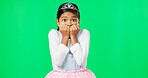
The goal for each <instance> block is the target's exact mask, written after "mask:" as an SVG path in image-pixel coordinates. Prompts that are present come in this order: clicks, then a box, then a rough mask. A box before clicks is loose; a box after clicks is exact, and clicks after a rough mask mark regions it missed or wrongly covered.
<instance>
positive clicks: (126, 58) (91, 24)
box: [0, 0, 148, 78]
mask: <svg viewBox="0 0 148 78" xmlns="http://www.w3.org/2000/svg"><path fill="white" fill-rule="evenodd" d="M64 2H72V3H75V4H77V5H78V7H79V10H80V29H84V28H85V29H87V30H89V32H90V49H89V55H88V58H87V68H88V69H90V70H91V71H92V72H94V74H95V75H96V77H97V78H148V0H67V1H66V0H52V1H51V0H1V1H0V78H44V77H45V76H46V75H47V73H49V72H50V71H52V64H51V63H52V62H51V56H50V51H49V42H48V32H49V31H50V30H51V29H57V28H58V27H57V24H56V14H57V13H56V12H57V10H58V7H59V6H60V5H61V4H62V3H64Z"/></svg>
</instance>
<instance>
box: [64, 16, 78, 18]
mask: <svg viewBox="0 0 148 78" xmlns="http://www.w3.org/2000/svg"><path fill="white" fill-rule="evenodd" d="M62 18H67V16H63V17H62ZM71 18H76V16H72V17H71Z"/></svg>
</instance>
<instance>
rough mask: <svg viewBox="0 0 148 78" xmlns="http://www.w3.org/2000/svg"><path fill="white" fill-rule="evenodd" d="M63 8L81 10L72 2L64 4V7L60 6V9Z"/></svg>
mask: <svg viewBox="0 0 148 78" xmlns="http://www.w3.org/2000/svg"><path fill="white" fill-rule="evenodd" d="M61 9H73V10H77V11H79V10H78V9H77V8H76V7H75V6H73V5H72V4H71V3H70V2H68V3H66V4H64V5H63V6H62V8H60V9H59V10H61Z"/></svg>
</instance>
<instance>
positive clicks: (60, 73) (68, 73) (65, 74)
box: [45, 68, 96, 78]
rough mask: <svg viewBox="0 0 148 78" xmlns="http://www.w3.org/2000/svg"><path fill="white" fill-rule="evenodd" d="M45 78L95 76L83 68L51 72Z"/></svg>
mask: <svg viewBox="0 0 148 78" xmlns="http://www.w3.org/2000/svg"><path fill="white" fill-rule="evenodd" d="M45 78H96V76H95V74H94V73H93V72H92V71H90V70H89V69H87V68H85V69H80V70H73V71H62V70H52V71H50V72H49V73H48V74H47V75H46V76H45Z"/></svg>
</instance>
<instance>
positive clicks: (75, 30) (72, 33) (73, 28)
mask: <svg viewBox="0 0 148 78" xmlns="http://www.w3.org/2000/svg"><path fill="white" fill-rule="evenodd" d="M79 31H80V26H79V25H73V26H70V37H72V36H74V37H76V36H77V34H78V32H79Z"/></svg>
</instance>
